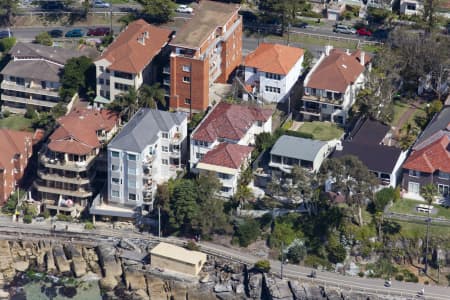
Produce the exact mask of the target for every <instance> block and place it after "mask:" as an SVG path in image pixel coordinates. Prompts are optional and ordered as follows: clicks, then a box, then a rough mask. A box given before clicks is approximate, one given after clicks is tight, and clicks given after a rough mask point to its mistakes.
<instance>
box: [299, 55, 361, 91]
mask: <svg viewBox="0 0 450 300" xmlns="http://www.w3.org/2000/svg"><path fill="white" fill-rule="evenodd" d="M363 71H364V67H363V66H362V65H361V64H360V63H359V61H358V60H357V59H356V56H352V55H349V54H347V53H345V52H343V51H341V50H338V49H333V50H331V51H330V54H329V55H328V56H326V57H325V58H324V59H323V60H322V61H321V62H320V65H319V66H318V67H317V68H316V69H315V70H314V71H313V73H312V74H311V76H310V78H309V81H308V83H306V84H305V86H306V87H310V88H316V89H324V90H330V91H336V92H341V93H344V92H345V90H346V89H347V87H348V86H349V85H350V84H353V83H354V82H355V81H356V79H357V78H358V76H359V75H361V73H362V72H363Z"/></svg>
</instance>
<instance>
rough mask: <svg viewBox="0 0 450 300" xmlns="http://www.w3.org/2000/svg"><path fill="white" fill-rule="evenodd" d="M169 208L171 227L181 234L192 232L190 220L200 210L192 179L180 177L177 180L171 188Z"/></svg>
mask: <svg viewBox="0 0 450 300" xmlns="http://www.w3.org/2000/svg"><path fill="white" fill-rule="evenodd" d="M170 210H171V216H170V219H169V222H170V225H171V227H172V228H174V229H175V230H177V231H180V232H181V233H183V234H187V233H189V232H192V225H193V224H192V221H193V220H194V219H195V218H196V216H198V213H199V211H200V210H199V205H198V203H197V195H196V188H195V183H194V181H192V180H188V179H182V180H180V181H179V182H178V184H177V185H176V186H175V187H174V190H173V196H172V197H171V201H170Z"/></svg>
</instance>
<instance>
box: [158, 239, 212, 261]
mask: <svg viewBox="0 0 450 300" xmlns="http://www.w3.org/2000/svg"><path fill="white" fill-rule="evenodd" d="M150 254H151V255H158V256H162V257H166V258H168V259H172V260H176V261H179V262H185V263H188V264H192V265H197V264H198V263H199V262H200V261H201V262H203V263H204V262H205V261H206V254H204V253H202V252H199V251H191V250H187V249H184V248H182V247H178V246H175V245H172V244H167V243H159V244H158V245H157V246H156V247H155V248H153V249H152V250H150Z"/></svg>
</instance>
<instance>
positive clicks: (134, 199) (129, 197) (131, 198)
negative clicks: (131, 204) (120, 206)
mask: <svg viewBox="0 0 450 300" xmlns="http://www.w3.org/2000/svg"><path fill="white" fill-rule="evenodd" d="M128 200H132V201H136V194H132V193H129V194H128Z"/></svg>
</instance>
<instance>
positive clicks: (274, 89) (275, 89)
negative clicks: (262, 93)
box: [266, 85, 281, 94]
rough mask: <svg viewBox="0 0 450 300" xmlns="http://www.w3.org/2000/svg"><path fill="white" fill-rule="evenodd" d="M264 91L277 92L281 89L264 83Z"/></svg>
mask: <svg viewBox="0 0 450 300" xmlns="http://www.w3.org/2000/svg"><path fill="white" fill-rule="evenodd" d="M266 92H270V93H277V94H279V93H280V92H281V90H280V88H277V87H273V86H268V85H266Z"/></svg>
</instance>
